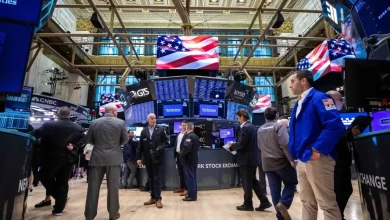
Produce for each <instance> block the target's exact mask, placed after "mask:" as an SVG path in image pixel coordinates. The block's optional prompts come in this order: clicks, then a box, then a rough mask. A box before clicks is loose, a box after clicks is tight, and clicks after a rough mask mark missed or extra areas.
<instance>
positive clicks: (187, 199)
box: [183, 197, 197, 202]
mask: <svg viewBox="0 0 390 220" xmlns="http://www.w3.org/2000/svg"><path fill="white" fill-rule="evenodd" d="M196 200H197V199H196V198H190V197H185V198H184V199H183V201H185V202H192V201H196Z"/></svg>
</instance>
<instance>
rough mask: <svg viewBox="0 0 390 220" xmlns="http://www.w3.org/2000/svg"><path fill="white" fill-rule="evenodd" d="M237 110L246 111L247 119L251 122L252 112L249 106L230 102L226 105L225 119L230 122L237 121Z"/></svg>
mask: <svg viewBox="0 0 390 220" xmlns="http://www.w3.org/2000/svg"><path fill="white" fill-rule="evenodd" d="M239 109H246V110H247V111H248V113H249V117H250V119H251V121H252V118H253V117H252V116H253V111H252V109H251V108H249V106H247V105H243V104H239V103H235V102H230V101H229V102H228V104H227V112H226V119H227V120H232V121H237V116H236V113H237V111H238V110H239Z"/></svg>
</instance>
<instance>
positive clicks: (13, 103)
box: [5, 86, 33, 111]
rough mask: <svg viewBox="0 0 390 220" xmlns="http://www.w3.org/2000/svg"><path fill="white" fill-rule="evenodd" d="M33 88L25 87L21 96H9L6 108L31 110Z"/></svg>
mask: <svg viewBox="0 0 390 220" xmlns="http://www.w3.org/2000/svg"><path fill="white" fill-rule="evenodd" d="M32 94H33V88H32V87H29V86H23V88H22V92H21V94H20V96H13V95H7V99H6V103H5V107H6V108H10V109H15V110H16V109H17V110H26V111H28V110H30V106H31V98H32Z"/></svg>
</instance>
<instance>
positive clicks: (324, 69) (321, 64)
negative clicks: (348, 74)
mask: <svg viewBox="0 0 390 220" xmlns="http://www.w3.org/2000/svg"><path fill="white" fill-rule="evenodd" d="M345 58H355V52H354V50H353V48H352V46H351V45H350V44H349V43H348V42H347V41H345V40H325V41H324V42H322V43H321V44H320V45H318V46H317V47H316V48H315V49H314V50H313V51H311V52H310V53H309V54H308V55H306V57H305V58H303V59H301V60H300V61H299V62H298V64H297V69H298V70H301V69H307V70H310V71H311V72H312V73H313V77H314V80H317V79H319V78H320V77H322V76H324V75H326V74H327V73H329V72H341V71H342V67H343V61H344V59H345Z"/></svg>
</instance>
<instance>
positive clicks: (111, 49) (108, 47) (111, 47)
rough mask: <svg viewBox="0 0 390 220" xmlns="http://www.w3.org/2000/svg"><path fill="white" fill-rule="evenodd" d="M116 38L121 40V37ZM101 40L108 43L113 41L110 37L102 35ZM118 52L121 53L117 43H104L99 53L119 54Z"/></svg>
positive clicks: (104, 54) (103, 54) (107, 54)
mask: <svg viewBox="0 0 390 220" xmlns="http://www.w3.org/2000/svg"><path fill="white" fill-rule="evenodd" d="M116 40H117V41H119V38H116ZM101 41H102V42H107V43H113V41H112V40H111V39H110V38H108V37H102V38H101ZM118 54H119V52H118V48H117V46H116V45H115V44H102V45H100V49H99V55H102V56H118Z"/></svg>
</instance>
